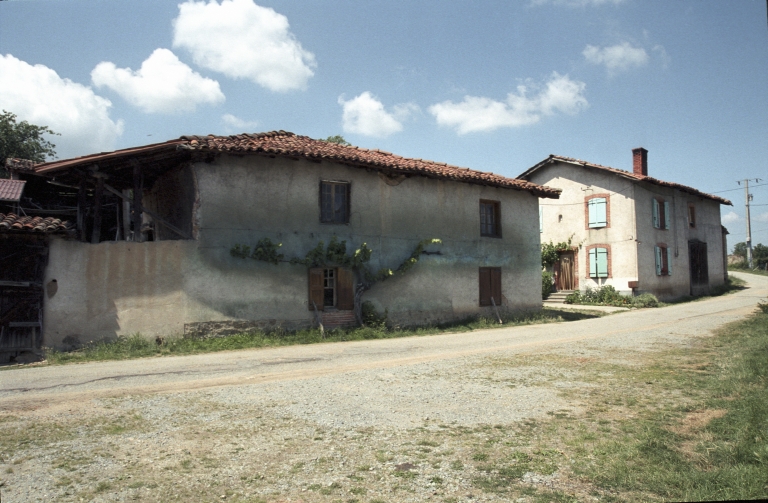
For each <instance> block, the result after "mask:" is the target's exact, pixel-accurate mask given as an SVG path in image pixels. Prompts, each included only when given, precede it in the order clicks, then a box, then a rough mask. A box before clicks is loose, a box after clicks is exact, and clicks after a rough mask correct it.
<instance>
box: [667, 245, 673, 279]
mask: <svg viewBox="0 0 768 503" xmlns="http://www.w3.org/2000/svg"><path fill="white" fill-rule="evenodd" d="M667 276H672V248H667Z"/></svg>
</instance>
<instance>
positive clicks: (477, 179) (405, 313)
mask: <svg viewBox="0 0 768 503" xmlns="http://www.w3.org/2000/svg"><path fill="white" fill-rule="evenodd" d="M15 174H16V176H17V177H19V178H24V179H26V180H34V183H32V182H28V184H27V185H28V189H32V188H33V187H32V186H34V187H36V188H35V190H28V193H29V194H30V195H31V196H33V197H37V201H36V203H35V204H36V205H37V206H38V207H39V208H41V209H38V210H37V212H38V213H40V214H41V215H43V216H45V215H46V213H45V211H46V210H50V211H54V210H56V211H59V214H62V212H66V211H70V210H71V214H70V215H69V218H70V219H71V220H72V221H73V223H74V224H75V228H73V229H70V232H69V234H67V235H66V236H64V235H62V236H55V235H51V236H50V237H49V239H48V241H47V247H48V252H47V253H48V260H47V266H46V268H45V276H44V279H43V282H44V284H45V285H52V284H55V285H56V288H55V289H49V290H48V291H49V292H51V293H48V294H46V295H44V298H43V299H42V300H43V331H44V337H43V340H44V344H46V345H48V346H56V347H66V346H67V345H74V344H77V343H84V342H86V341H90V340H94V339H101V338H112V337H115V336H117V335H121V334H132V333H135V332H140V333H142V334H144V335H146V336H148V337H154V336H156V335H160V336H165V335H173V334H182V333H186V334H190V333H201V332H205V331H207V330H217V331H221V330H227V329H231V330H242V329H247V328H251V327H262V328H263V327H278V326H279V327H283V328H286V329H295V328H301V327H307V326H310V325H312V324H314V323H316V321H317V320H318V318H320V319H321V320H322V321H323V323H325V324H326V325H331V326H333V325H334V324H344V323H348V322H350V321H354V317H353V316H352V308H353V304H354V300H355V299H354V295H355V292H356V291H357V287H358V284H359V282H360V278H359V277H356V276H355V272H354V271H350V270H348V269H347V268H345V266H344V265H343V264H332V263H331V264H324V265H322V266H321V267H310V268H309V269H308V267H307V266H306V265H297V264H291V263H289V262H288V258H291V257H304V256H305V255H306V254H307V252H309V251H310V250H312V249H313V248H315V247H316V246H317V245H318V243H319V242H320V241H323V242H324V243H326V244H327V243H328V242H329V241H330V240H331V239H333V238H334V237H335V238H336V239H337V240H338V241H339V242H340V241H346V244H347V247H348V250H350V251H354V250H355V249H356V248H358V247H360V246H361V245H362V243H366V244H367V246H368V247H369V248H370V249H371V250H373V254H372V256H371V261H370V263H369V265H370V268H371V269H372V270H373V271H376V270H379V269H380V268H395V267H397V266H398V265H399V264H400V263H402V262H403V261H404V260H405V259H407V258H408V257H409V255H410V254H411V253H412V252H413V250H414V248H415V247H416V245H417V244H418V243H419V242H420V241H421V240H424V239H429V238H437V239H440V240H442V243H441V244H439V245H430V246H429V247H427V248H426V249H425V250H424V253H423V254H422V255H420V260H419V261H418V262H417V263H416V265H415V266H414V267H413V268H412V269H411V270H409V271H408V273H407V274H403V275H396V276H394V277H392V278H391V279H388V280H387V281H382V282H379V283H376V284H375V285H373V287H372V288H370V289H369V290H367V291H366V292H365V293H364V295H363V298H362V300H363V301H366V300H367V301H370V302H371V303H372V304H373V306H374V307H375V308H376V309H377V311H378V312H380V313H383V312H384V311H385V310H386V311H387V313H388V316H389V320H390V322H392V323H397V324H401V325H412V324H423V323H430V322H443V321H449V320H455V319H460V318H463V317H467V316H473V315H477V314H486V315H487V316H493V315H494V304H495V305H496V306H497V308H498V309H500V310H532V309H539V308H540V307H541V295H540V290H541V275H540V248H539V246H540V243H539V230H538V207H539V200H540V198H541V199H543V200H548V199H550V198H557V197H558V196H559V193H560V191H559V189H556V188H549V187H541V186H539V185H537V184H535V183H531V182H528V181H525V180H518V179H512V178H506V177H503V176H499V175H496V174H493V173H485V172H480V171H475V170H471V169H467V168H460V167H457V166H451V165H447V164H445V163H439V162H432V161H425V160H421V159H409V158H404V157H400V156H397V155H393V154H390V153H388V152H383V151H379V150H367V149H362V148H357V147H351V146H343V145H338V144H335V143H328V142H325V141H322V140H314V139H311V138H308V137H306V136H298V135H295V134H293V133H287V132H284V131H278V132H270V133H261V134H243V135H237V136H226V137H220V136H202V137H198V136H188V137H182V138H180V139H177V140H171V141H168V142H164V143H156V144H152V145H145V146H140V147H135V148H130V149H124V150H118V151H114V152H106V153H98V154H93V155H89V156H84V157H79V158H75V159H66V160H60V161H53V162H49V163H45V164H38V165H35V166H33V167H26V168H25V169H20V170H16V171H15ZM66 208H69V209H70V210H66ZM73 208H76V211H75V210H74V209H73ZM263 238H269V239H270V240H272V241H273V242H275V243H282V246H281V247H280V253H281V254H283V255H284V256H285V260H284V261H281V262H279V263H277V264H276V265H275V264H271V263H267V262H263V261H259V260H244V259H242V258H238V257H235V256H233V255H232V254H231V250H232V248H233V246H235V245H246V246H250V247H252V248H253V247H254V246H255V245H256V243H257V242H258V241H259V240H261V239H263Z"/></svg>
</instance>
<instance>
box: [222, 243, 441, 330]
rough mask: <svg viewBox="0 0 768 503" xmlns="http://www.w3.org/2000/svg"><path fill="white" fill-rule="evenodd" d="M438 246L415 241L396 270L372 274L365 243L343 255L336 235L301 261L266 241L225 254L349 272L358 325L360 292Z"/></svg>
mask: <svg viewBox="0 0 768 503" xmlns="http://www.w3.org/2000/svg"><path fill="white" fill-rule="evenodd" d="M440 243H442V241H441V240H440V239H435V238H432V239H423V240H421V241H419V243H418V244H417V245H416V247H415V248H414V249H413V251H412V252H411V254H410V256H409V257H408V258H406V259H405V260H404V261H403V262H402V263H401V264H400V265H399V266H397V268H395V269H390V268H387V267H383V268H381V269H379V270H378V271H376V272H374V271H372V270H371V269H370V268H369V267H368V265H367V264H368V262H369V261H370V260H371V255H372V254H373V250H371V249H370V248H368V245H367V244H366V243H363V244H361V245H360V247H359V248H357V249H356V250H355V251H354V252H353V253H347V242H346V241H339V240H338V238H337V237H336V236H333V237H332V238H331V240H330V241H329V242H328V245H327V246H326V245H325V242H323V241H320V242H318V243H317V246H315V247H314V248H312V249H311V250H309V251H308V252H307V254H306V255H305V256H304V258H299V257H292V258H290V259H286V258H285V254H283V253H280V252H279V251H280V248H281V247H282V246H283V244H282V243H274V242H272V240H271V239H269V238H262V239H260V240H259V242H258V243H256V246H255V247H254V248H253V250H251V247H250V246H246V245H241V244H236V245H235V246H233V247H232V249H230V250H229V253H230V254H231V255H232V256H233V257H237V258H243V259H245V258H251V259H254V260H260V261H262V262H268V263H270V264H274V265H278V264H279V263H280V262H287V263H289V264H293V265H303V266H305V267H307V268H313V267H326V266H334V267H335V266H341V267H346V268H349V269H352V270H353V271H354V272H355V274H356V275H357V278H358V280H359V281H360V283H359V284H358V286H357V288H356V289H355V316H356V317H357V321H358V322H359V323H360V324H362V323H363V320H362V310H361V298H362V294H363V292H364V291H366V290H369V289H370V288H371V287H372V286H373V285H374V284H376V283H377V282H379V281H384V280H386V279H389V278H391V277H392V276H394V275H396V274H405V273H406V272H408V271H409V270H410V269H411V268H412V267H413V266H414V265H416V263H417V262H418V261H419V258H421V255H422V252H423V251H424V248H425V247H426V246H428V245H431V244H440Z"/></svg>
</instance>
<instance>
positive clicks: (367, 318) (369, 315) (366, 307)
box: [361, 300, 389, 328]
mask: <svg viewBox="0 0 768 503" xmlns="http://www.w3.org/2000/svg"><path fill="white" fill-rule="evenodd" d="M361 308H362V309H361V310H362V315H363V324H364V325H365V326H366V327H372V328H386V327H387V318H388V317H389V312H388V310H386V309H385V310H384V314H383V315H379V313H378V312H376V308H375V307H374V306H373V303H372V302H371V301H369V300H366V301H365V302H363V305H362V306H361Z"/></svg>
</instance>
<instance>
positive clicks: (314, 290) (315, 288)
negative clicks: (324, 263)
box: [309, 267, 323, 311]
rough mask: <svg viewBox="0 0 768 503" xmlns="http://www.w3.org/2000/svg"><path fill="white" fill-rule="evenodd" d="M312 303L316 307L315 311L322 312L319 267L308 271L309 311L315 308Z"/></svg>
mask: <svg viewBox="0 0 768 503" xmlns="http://www.w3.org/2000/svg"><path fill="white" fill-rule="evenodd" d="M312 301H314V302H315V305H317V309H318V310H320V311H322V310H323V269H322V268H321V267H315V268H312V269H310V270H309V310H310V311H314V310H315V306H314V305H313V304H312Z"/></svg>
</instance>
